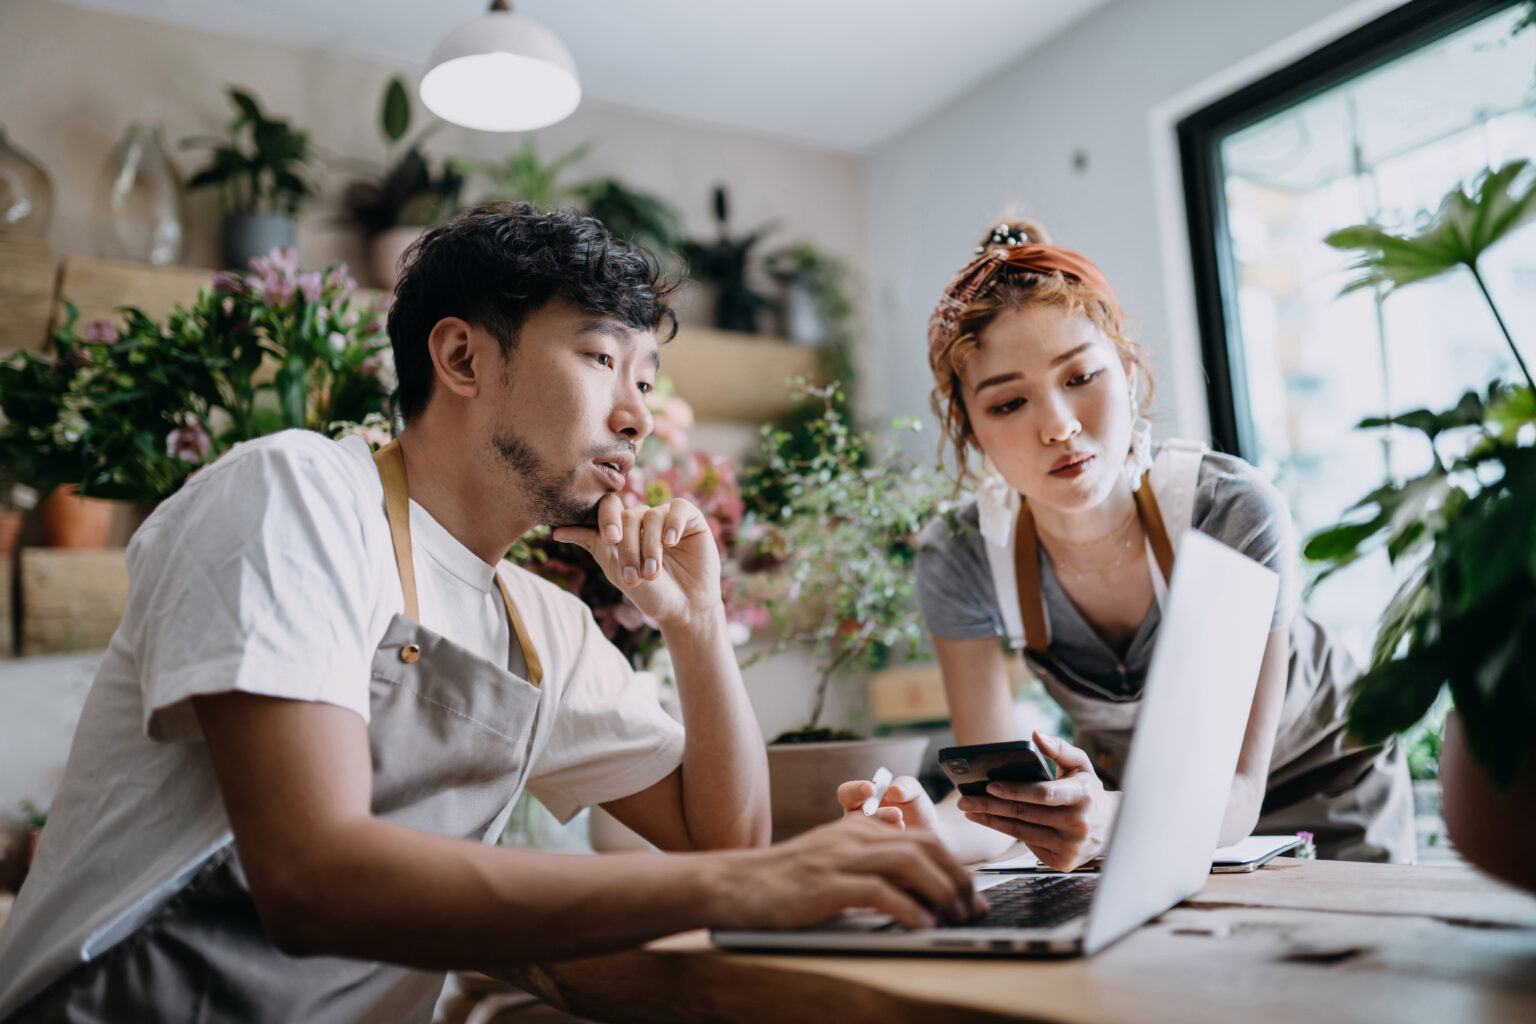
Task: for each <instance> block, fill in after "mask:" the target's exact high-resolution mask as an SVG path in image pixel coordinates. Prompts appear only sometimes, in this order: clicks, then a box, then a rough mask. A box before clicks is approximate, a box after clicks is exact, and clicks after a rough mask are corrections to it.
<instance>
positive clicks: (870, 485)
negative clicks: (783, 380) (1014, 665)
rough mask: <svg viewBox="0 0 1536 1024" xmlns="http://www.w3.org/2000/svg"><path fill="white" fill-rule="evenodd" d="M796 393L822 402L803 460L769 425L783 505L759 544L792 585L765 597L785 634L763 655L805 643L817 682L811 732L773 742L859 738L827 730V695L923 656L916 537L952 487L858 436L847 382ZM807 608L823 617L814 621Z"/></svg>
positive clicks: (771, 477) (769, 468)
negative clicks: (855, 676)
mask: <svg viewBox="0 0 1536 1024" xmlns="http://www.w3.org/2000/svg"><path fill="white" fill-rule="evenodd" d="M797 387H798V388H799V390H800V394H801V396H803V397H804V398H806V399H810V400H814V401H817V402H819V403H820V410H819V415H818V416H817V417H816V418H815V419H813V420H811V421H809V423H808V424H807V425H806V428H805V436H806V437H808V438H809V439H810V442H811V450H810V451H809V453H803V452H801V453H797V452H796V451H795V447H794V440H795V439H794V437H792V435H790V434H788V433H787V432H785V431H781V430H774V429H772V428H764V448H765V453H766V455H767V464H766V466H765V467H764V470H765V471H764V472H762V473H760V474H759V476H758V477H757V483H758V485H759V486H760V487H761V486H762V485H763V484H764V483H771V485H772V488H773V490H772V492H771V493H772V494H773V495H774V498H775V500H777V501H778V507H777V508H774V509H771V510H770V511H769V512H768V514H767V515H765V516H764V518H765V519H766V520H767V530H766V532H765V533H764V535H763V537H762V538H760V540H759V542H758V544H759V548H760V549H766V550H768V551H770V552H771V553H772V554H773V555H774V557H775V558H776V560H777V561H779V563H780V565H779V568H778V570H777V571H776V573H775V575H777V576H778V577H779V578H780V579H781V580H782V593H779V594H770V595H769V596H767V597H765V598H764V605H765V607H766V610H767V612H768V614H769V615H770V617H771V618H772V619H773V621H774V622H775V623H776V624H777V625H778V626H779V627H780V630H781V632H780V634H779V636H778V638H777V639H776V641H775V642H774V644H773V646H772V647H771V648H770V649H769V650H767V651H765V652H763V655H761V656H764V657H765V656H768V655H771V654H777V653H781V652H782V651H784V650H787V649H789V648H790V647H795V646H803V647H805V648H808V649H809V650H810V652H811V654H812V656H813V657H814V658H815V659H816V662H817V666H816V672H817V676H816V685H815V689H814V691H813V698H812V704H811V709H810V717H809V719H808V720H807V722H806V724H805V726H804V727H802V728H800V729H796V730H792V731H790V732H786V733H784V734H783V735H781V736H779V737H778V738H777V739H775V740H774V742H775V743H803V742H815V741H819V740H840V739H858V738H859V737H858V736H857V735H856V734H853V733H848V732H846V731H842V730H831V729H827V728H825V727H823V726H822V724H821V717H822V713H823V711H824V710H825V707H826V698H827V690H828V688H829V687H830V685H831V683H832V680H833V679H834V678H836V677H837V676H838V675H840V674H845V673H848V672H851V671H854V670H856V669H858V668H860V667H868V668H874V667H879V666H881V665H884V664H886V663H887V662H888V661H889V660H890V659H891V658H893V657H896V656H902V655H904V656H905V657H908V658H910V657H915V656H917V655H918V652H919V651H920V650H921V644H922V627H921V624H920V622H919V619H918V613H917V609H916V606H915V604H914V603H913V600H912V594H913V588H912V575H913V563H914V561H915V559H916V555H917V547H916V539H917V534H918V532H919V531H920V530H921V529H922V528H923V526H924V525H925V524H926V523H927V522H928V520H929V519H931V518H933V517H934V516H935V515H937V514H939V513H940V512H942V511H944V510H945V509H947V507H948V504H949V498H948V494H949V488H948V487H946V486H945V485H944V484H943V482H942V481H941V480H939V479H938V477H937V476H936V475H935V474H933V473H931V472H929V471H927V470H925V469H923V468H922V467H920V466H918V465H917V464H915V463H913V462H912V461H911V460H909V459H907V458H906V457H904V456H902V455H900V454H898V453H897V452H896V451H895V449H894V446H877V443H876V441H875V439H874V438H873V437H872V436H871V435H870V434H868V433H867V432H863V431H859V430H857V429H855V428H854V427H853V426H852V425H851V424H850V423H849V422H848V420H847V417H846V413H845V411H844V408H843V395H842V392H841V390H840V388H839V386H838V385H837V384H830V385H827V386H825V387H818V386H815V385H810V384H806V383H805V382H803V381H800V382H797ZM910 428H911V429H916V428H917V424H916V423H915V422H913V423H912V424H910ZM808 605H809V606H811V607H813V608H818V609H819V610H820V612H821V613H820V614H810V615H807V614H805V612H806V610H807V606H808Z"/></svg>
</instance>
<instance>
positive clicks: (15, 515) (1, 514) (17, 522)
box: [0, 508, 22, 558]
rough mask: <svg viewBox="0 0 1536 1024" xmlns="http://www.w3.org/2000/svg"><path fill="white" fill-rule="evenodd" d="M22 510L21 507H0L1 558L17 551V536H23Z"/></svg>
mask: <svg viewBox="0 0 1536 1024" xmlns="http://www.w3.org/2000/svg"><path fill="white" fill-rule="evenodd" d="M21 520H22V511H21V509H19V508H0V558H9V557H11V556H12V555H14V554H15V553H16V538H17V537H19V536H21Z"/></svg>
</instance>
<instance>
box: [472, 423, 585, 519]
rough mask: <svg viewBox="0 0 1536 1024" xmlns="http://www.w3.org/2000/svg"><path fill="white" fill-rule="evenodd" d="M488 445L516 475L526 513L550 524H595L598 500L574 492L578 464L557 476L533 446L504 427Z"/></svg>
mask: <svg viewBox="0 0 1536 1024" xmlns="http://www.w3.org/2000/svg"><path fill="white" fill-rule="evenodd" d="M491 448H492V450H493V451H494V452H495V453H496V456H497V457H498V458H499V459H500V461H501V463H502V465H504V466H506V467H507V468H508V469H510V470H511V471H512V472H513V473H514V474H516V475H517V478H518V481H517V485H518V486H519V487H521V488H522V490H523V492H524V496H525V501H526V502H527V510H528V514H529V515H530V516H532V517H533V518H534V519H535V520H537V521H538V522H539V523H542V524H547V525H549V526H596V525H597V502H595V501H585V500H583V499H581V498H578V497H576V496H575V494H574V493H573V492H574V491H575V482H576V474H577V473H579V472H581V467H579V466H578V467H577V468H576V469H573V470H571V471H570V472H569V473H567V474H565V476H563V477H562V476H560V475H559V474H558V473H556V472H555V471H554V470H552V469H550V468H549V466H548V465H547V464H546V463H545V462H544V460H543V459H541V458H539V456H538V454H537V453H536V452H534V450H533V448H532V446H530V445H529V444H528V442H526V441H524V440H523V439H522V438H520V437H518V436H517V435H516V434H513V433H512V432H511V431H506V432H503V433H500V434H495V435H493V436H492V437H491Z"/></svg>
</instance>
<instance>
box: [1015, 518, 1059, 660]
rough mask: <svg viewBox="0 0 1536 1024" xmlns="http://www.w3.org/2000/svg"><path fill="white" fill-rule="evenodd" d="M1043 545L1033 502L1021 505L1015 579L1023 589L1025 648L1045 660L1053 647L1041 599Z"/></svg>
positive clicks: (1016, 545)
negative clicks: (1030, 504) (1037, 533)
mask: <svg viewBox="0 0 1536 1024" xmlns="http://www.w3.org/2000/svg"><path fill="white" fill-rule="evenodd" d="M1039 544H1040V541H1039V538H1038V537H1036V535H1035V517H1034V513H1032V512H1030V510H1029V502H1027V501H1020V502H1019V521H1018V523H1017V524H1015V526H1014V529H1013V578H1014V580H1015V581H1016V583H1017V585H1018V588H1019V617H1020V618H1021V619H1022V620H1023V625H1024V647H1025V649H1026V650H1029V651H1033V652H1034V653H1035V654H1037V655H1040V656H1041V657H1044V656H1045V653H1046V652H1047V651H1048V650H1049V649H1050V646H1051V634H1050V629H1049V628H1048V627H1047V626H1046V624H1045V600H1044V599H1043V598H1042V597H1041V596H1040V547H1039Z"/></svg>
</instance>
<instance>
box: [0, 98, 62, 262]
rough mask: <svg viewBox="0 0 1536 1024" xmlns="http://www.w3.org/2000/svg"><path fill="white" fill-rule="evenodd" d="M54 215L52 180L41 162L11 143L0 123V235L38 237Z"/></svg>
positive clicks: (45, 229)
mask: <svg viewBox="0 0 1536 1024" xmlns="http://www.w3.org/2000/svg"><path fill="white" fill-rule="evenodd" d="M52 216H53V182H51V181H49V180H48V172H47V171H45V170H43V168H42V165H41V164H39V163H38V162H37V161H36V160H34V159H33V158H32V157H31V156H28V155H27V154H26V153H24V152H23V151H21V150H19V149H17V148H16V147H15V146H12V145H11V144H10V141H9V140H8V139H7V138H6V137H5V127H4V126H3V125H0V235H3V236H6V237H9V238H31V239H39V238H42V237H43V236H44V235H45V234H47V233H48V221H49V220H50V219H51V218H52Z"/></svg>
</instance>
